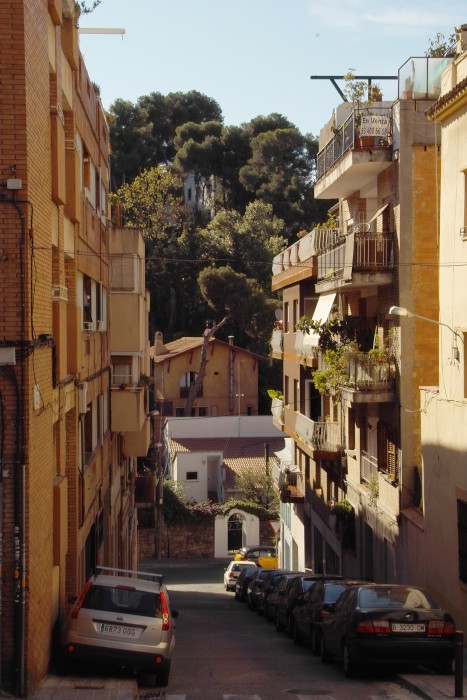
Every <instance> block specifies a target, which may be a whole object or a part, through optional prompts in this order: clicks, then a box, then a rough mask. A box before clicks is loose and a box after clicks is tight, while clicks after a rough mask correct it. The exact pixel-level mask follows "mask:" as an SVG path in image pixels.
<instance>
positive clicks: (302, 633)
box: [292, 578, 361, 656]
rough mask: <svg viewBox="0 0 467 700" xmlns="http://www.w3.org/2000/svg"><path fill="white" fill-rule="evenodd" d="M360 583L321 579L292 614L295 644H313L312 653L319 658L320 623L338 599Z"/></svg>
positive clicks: (299, 602) (302, 597)
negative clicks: (350, 587)
mask: <svg viewBox="0 0 467 700" xmlns="http://www.w3.org/2000/svg"><path fill="white" fill-rule="evenodd" d="M358 583H361V582H359V581H343V580H340V581H332V580H327V579H324V578H323V579H321V580H320V581H315V584H314V585H313V586H312V587H310V588H309V589H308V591H307V592H306V593H305V594H304V595H303V596H300V599H299V601H298V603H297V605H296V606H295V608H294V610H293V612H292V619H293V623H292V628H293V640H294V642H295V644H302V642H304V641H307V642H311V643H312V647H311V648H312V651H313V654H315V656H317V655H318V654H319V653H320V651H321V640H320V628H319V624H317V623H319V622H322V621H323V620H324V618H325V617H326V616H327V615H328V614H329V613H330V611H331V610H332V609H333V608H334V605H335V604H336V601H337V599H338V598H339V596H340V595H341V593H343V591H345V589H346V588H349V586H355V585H357V584H358Z"/></svg>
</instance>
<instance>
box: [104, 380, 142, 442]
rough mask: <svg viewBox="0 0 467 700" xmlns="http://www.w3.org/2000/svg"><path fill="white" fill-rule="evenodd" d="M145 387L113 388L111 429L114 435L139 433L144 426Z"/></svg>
mask: <svg viewBox="0 0 467 700" xmlns="http://www.w3.org/2000/svg"><path fill="white" fill-rule="evenodd" d="M144 392H145V388H144V387H138V386H125V385H122V386H121V387H117V386H112V390H111V399H110V401H111V410H112V414H111V415H112V419H111V423H112V425H111V429H112V431H113V432H114V433H126V432H139V431H140V430H141V429H142V428H143V425H144V421H145V419H146V413H145V410H144Z"/></svg>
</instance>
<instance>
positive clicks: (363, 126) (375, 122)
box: [360, 114, 389, 136]
mask: <svg viewBox="0 0 467 700" xmlns="http://www.w3.org/2000/svg"><path fill="white" fill-rule="evenodd" d="M388 129H389V117H378V116H377V115H376V114H362V116H361V123H360V136H387V135H388Z"/></svg>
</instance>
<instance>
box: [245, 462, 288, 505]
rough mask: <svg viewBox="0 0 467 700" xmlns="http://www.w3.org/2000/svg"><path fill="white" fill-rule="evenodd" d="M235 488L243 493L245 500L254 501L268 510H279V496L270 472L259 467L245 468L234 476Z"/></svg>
mask: <svg viewBox="0 0 467 700" xmlns="http://www.w3.org/2000/svg"><path fill="white" fill-rule="evenodd" d="M235 488H236V489H237V491H240V492H241V493H242V494H243V498H244V499H245V501H247V502H250V503H255V504H257V505H259V506H262V507H263V508H266V510H268V511H278V510H279V497H278V495H277V493H276V490H275V488H274V481H273V478H272V476H271V474H270V472H268V473H266V466H265V468H264V470H260V469H251V468H250V469H245V470H244V471H243V472H242V473H241V474H237V475H236V477H235Z"/></svg>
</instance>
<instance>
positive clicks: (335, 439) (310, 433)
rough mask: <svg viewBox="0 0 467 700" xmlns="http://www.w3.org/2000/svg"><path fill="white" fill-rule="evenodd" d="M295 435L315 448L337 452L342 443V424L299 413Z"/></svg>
mask: <svg viewBox="0 0 467 700" xmlns="http://www.w3.org/2000/svg"><path fill="white" fill-rule="evenodd" d="M295 435H296V437H297V439H298V440H300V442H302V443H303V444H305V445H309V446H310V447H312V448H313V449H315V450H322V451H328V452H336V451H337V450H338V449H339V447H340V445H341V437H340V426H339V424H338V423H334V422H331V421H327V420H325V421H314V420H312V419H311V418H307V417H306V416H304V415H303V414H302V413H298V414H297V416H296V421H295Z"/></svg>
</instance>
